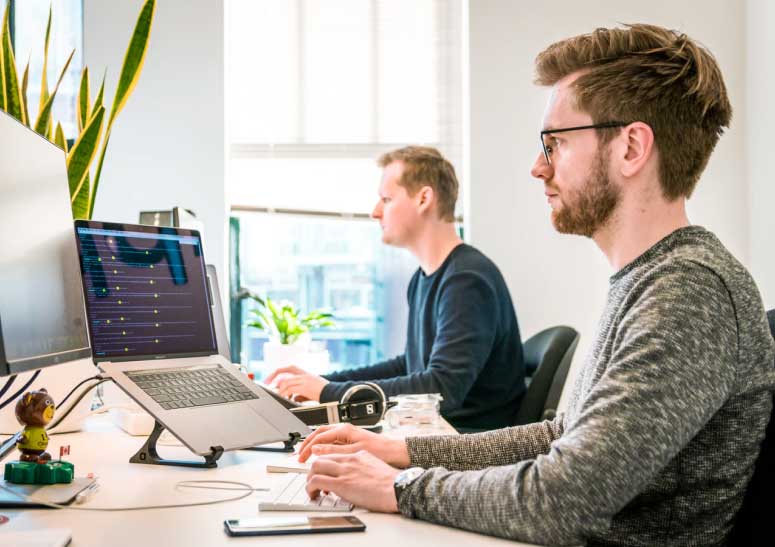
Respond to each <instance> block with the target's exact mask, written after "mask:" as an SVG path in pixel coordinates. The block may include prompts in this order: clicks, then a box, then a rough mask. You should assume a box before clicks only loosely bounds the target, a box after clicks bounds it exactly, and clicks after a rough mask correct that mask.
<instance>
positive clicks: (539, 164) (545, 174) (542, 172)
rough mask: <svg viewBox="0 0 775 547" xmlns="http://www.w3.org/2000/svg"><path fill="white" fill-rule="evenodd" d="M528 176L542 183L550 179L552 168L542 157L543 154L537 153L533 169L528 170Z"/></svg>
mask: <svg viewBox="0 0 775 547" xmlns="http://www.w3.org/2000/svg"><path fill="white" fill-rule="evenodd" d="M530 174H531V175H532V176H533V177H534V178H537V179H540V180H542V181H544V182H545V181H547V180H549V179H550V178H552V166H551V165H549V162H547V161H546V156H544V153H543V152H538V156H537V157H536V161H535V163H533V168H532V169H530Z"/></svg>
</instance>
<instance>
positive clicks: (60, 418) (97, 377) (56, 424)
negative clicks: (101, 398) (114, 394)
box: [46, 376, 110, 429]
mask: <svg viewBox="0 0 775 547" xmlns="http://www.w3.org/2000/svg"><path fill="white" fill-rule="evenodd" d="M94 379H99V380H100V381H99V382H96V383H94V384H92V385H90V386H89V387H88V389H84V390H83V393H81V394H80V395H79V396H78V398H77V399H76V400H75V402H74V403H73V404H71V405H70V408H68V409H67V410H65V413H64V414H62V415H60V416H58V417H57V419H56V420H54V422H53V423H51V424H50V425H49V426H48V427H46V429H54V428H55V427H56V426H58V425H59V424H61V423H62V420H64V419H65V418H67V416H68V415H69V414H70V413H71V412H72V411H73V409H74V408H75V407H76V406H78V403H80V402H81V400H82V399H83V398H84V397H86V394H87V393H89V392H90V391H91V390H92V389H94V388H95V387H97V386H98V385H100V384H104V383H105V382H107V381H109V380H110V378H103V377H101V376H95V377H94V378H87V379H86V380H84V381H83V382H81V383H80V384H78V385H77V386H75V387H74V388H73V391H71V392H70V393H68V394H67V396H66V397H65V398H64V399H63V401H66V400H67V398H68V397H70V395H72V394H73V392H74V391H75V390H76V389H78V387H79V386H81V385H83V383H84V382H86V381H88V380H94Z"/></svg>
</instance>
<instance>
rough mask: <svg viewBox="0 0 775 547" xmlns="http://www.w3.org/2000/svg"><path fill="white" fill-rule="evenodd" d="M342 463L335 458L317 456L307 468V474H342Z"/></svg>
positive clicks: (331, 475) (335, 475) (328, 475)
mask: <svg viewBox="0 0 775 547" xmlns="http://www.w3.org/2000/svg"><path fill="white" fill-rule="evenodd" d="M342 471H343V469H342V464H341V463H340V462H338V461H337V460H336V459H335V458H318V459H317V460H315V461H314V462H312V465H311V466H310V468H309V475H325V476H327V477H338V476H340V475H341V474H342Z"/></svg>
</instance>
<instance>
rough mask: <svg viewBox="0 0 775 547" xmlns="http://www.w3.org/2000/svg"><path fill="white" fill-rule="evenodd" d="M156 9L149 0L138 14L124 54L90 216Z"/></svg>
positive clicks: (153, 0) (143, 55)
mask: <svg viewBox="0 0 775 547" xmlns="http://www.w3.org/2000/svg"><path fill="white" fill-rule="evenodd" d="M155 12H156V0H147V1H146V2H145V4H143V7H142V9H141V10H140V15H139V16H138V17H137V23H136V24H135V30H134V32H133V33H132V39H131V40H130V41H129V47H127V50H126V54H125V55H124V64H123V65H122V66H121V74H120V76H119V78H118V86H117V87H116V96H115V97H114V99H113V107H112V108H111V111H110V117H109V118H108V125H107V129H106V130H105V140H104V141H103V143H102V151H101V152H100V159H99V161H98V162H97V172H96V173H95V175H94V184H93V188H92V191H91V194H90V195H89V216H88V217H87V218H91V216H92V214H93V213H94V198H95V197H96V195H97V188H98V187H99V184H100V177H101V176H102V166H103V164H104V162H105V151H106V150H107V149H108V143H109V142H110V132H111V130H112V128H113V122H114V121H115V119H116V116H118V113H119V112H121V109H123V108H124V105H125V104H126V102H127V100H128V99H129V96H130V95H131V94H132V90H133V89H134V88H135V86H136V85H137V81H138V80H139V78H140V73H141V72H142V70H143V64H144V63H145V54H146V52H147V50H148V40H149V38H150V36H151V27H152V25H153V16H154V13H155Z"/></svg>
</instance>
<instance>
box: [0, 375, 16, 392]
mask: <svg viewBox="0 0 775 547" xmlns="http://www.w3.org/2000/svg"><path fill="white" fill-rule="evenodd" d="M15 380H16V374H14V375H13V376H11V377H10V378H8V381H7V382H6V383H5V385H4V386H3V389H0V397H2V396H3V395H5V392H6V391H8V388H10V387H11V386H12V385H13V383H14V381H15Z"/></svg>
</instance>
